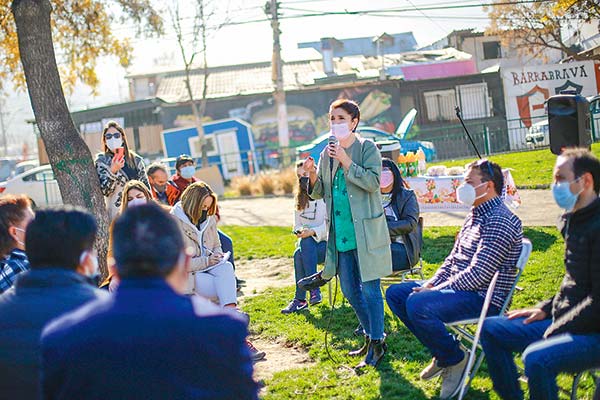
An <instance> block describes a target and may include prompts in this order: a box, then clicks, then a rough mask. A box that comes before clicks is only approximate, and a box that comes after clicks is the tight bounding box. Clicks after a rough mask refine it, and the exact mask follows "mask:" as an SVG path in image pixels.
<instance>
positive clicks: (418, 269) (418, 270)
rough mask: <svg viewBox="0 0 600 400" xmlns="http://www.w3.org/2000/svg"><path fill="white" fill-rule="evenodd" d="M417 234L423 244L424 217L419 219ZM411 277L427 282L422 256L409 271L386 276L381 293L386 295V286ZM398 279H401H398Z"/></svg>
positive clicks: (382, 280)
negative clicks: (417, 276)
mask: <svg viewBox="0 0 600 400" xmlns="http://www.w3.org/2000/svg"><path fill="white" fill-rule="evenodd" d="M417 232H418V234H419V238H420V240H421V242H423V217H419V220H418V222H417ZM409 275H419V276H420V277H421V280H425V278H424V277H423V258H422V257H421V256H419V262H418V263H417V264H415V265H414V266H412V267H410V268H409V269H405V270H402V271H395V272H392V273H391V274H390V275H388V276H386V277H385V278H381V291H382V292H383V293H384V295H385V290H384V287H385V286H390V285H392V284H394V283H400V282H404V281H405V280H406V277H407V276H409ZM398 277H399V278H400V279H398Z"/></svg>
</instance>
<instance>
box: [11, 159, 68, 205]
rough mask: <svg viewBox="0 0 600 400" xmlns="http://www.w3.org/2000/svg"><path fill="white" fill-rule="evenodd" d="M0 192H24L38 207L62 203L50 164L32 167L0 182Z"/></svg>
mask: <svg viewBox="0 0 600 400" xmlns="http://www.w3.org/2000/svg"><path fill="white" fill-rule="evenodd" d="M0 194H25V195H27V196H29V198H30V199H31V200H33V202H34V204H35V205H36V206H38V207H39V206H52V205H58V204H62V196H61V195H60V190H59V189H58V182H57V181H56V179H54V173H53V172H52V168H51V167H50V165H42V166H41V167H36V168H32V169H30V170H28V171H26V172H23V173H22V174H19V175H17V176H15V177H14V178H12V179H9V180H8V181H5V182H2V183H0Z"/></svg>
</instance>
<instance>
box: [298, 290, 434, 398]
mask: <svg viewBox="0 0 600 400" xmlns="http://www.w3.org/2000/svg"><path fill="white" fill-rule="evenodd" d="M337 304H339V305H337V306H336V307H335V308H334V310H333V313H332V312H331V309H330V310H328V311H327V312H323V313H322V314H321V315H319V316H315V315H313V314H312V313H307V314H305V318H306V321H307V322H309V323H311V324H313V325H314V326H315V327H316V328H318V329H320V330H323V331H326V332H328V335H327V340H328V342H329V343H328V346H329V348H330V349H332V350H333V352H337V353H338V355H337V356H334V357H335V358H336V360H335V361H336V363H338V364H340V365H341V366H345V367H348V368H353V367H354V366H356V365H357V364H358V363H359V362H360V361H361V360H362V357H357V358H349V357H344V358H342V359H339V353H342V354H344V353H347V352H349V351H351V350H355V349H357V348H359V347H360V346H362V344H363V339H362V338H359V337H356V336H354V333H353V332H354V329H355V328H356V326H357V325H358V320H357V318H356V315H355V313H354V310H353V309H352V307H351V306H350V305H349V304H348V302H347V301H340V300H339V296H338V301H337ZM390 320H391V317H390V316H389V315H388V314H386V315H385V325H386V326H390V322H391V321H390ZM403 339H404V338H401V339H400V340H398V338H396V337H393V338H390V337H389V336H388V338H387V339H386V343H387V345H388V352H387V353H386V356H385V357H384V358H383V360H382V361H381V363H380V364H379V365H378V367H377V369H375V370H373V369H371V368H369V370H370V371H367V372H366V373H373V372H375V373H376V374H378V375H379V378H380V393H379V394H380V397H381V398H383V399H426V398H428V396H427V395H426V394H425V393H424V392H423V390H422V389H421V388H419V387H417V386H415V385H414V384H413V383H412V382H411V381H410V380H409V379H407V377H406V376H405V375H404V374H403V373H402V372H401V371H402V369H401V368H399V367H398V365H397V364H398V362H399V358H401V357H398V356H399V354H398V351H397V348H398V347H399V346H398V344H399V342H402V341H403ZM415 345H417V346H418V343H415ZM421 353H422V352H421ZM426 359H427V358H426V357H424V356H423V354H421V356H420V357H419V361H420V362H424V360H426Z"/></svg>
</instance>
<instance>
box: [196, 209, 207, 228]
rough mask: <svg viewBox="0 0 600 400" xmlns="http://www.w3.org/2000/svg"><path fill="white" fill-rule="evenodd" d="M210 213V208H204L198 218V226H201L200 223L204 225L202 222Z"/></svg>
mask: <svg viewBox="0 0 600 400" xmlns="http://www.w3.org/2000/svg"><path fill="white" fill-rule="evenodd" d="M207 215H208V210H202V215H201V216H200V219H199V220H198V225H197V226H198V228H199V227H200V225H202V223H203V222H204V221H206V217H207Z"/></svg>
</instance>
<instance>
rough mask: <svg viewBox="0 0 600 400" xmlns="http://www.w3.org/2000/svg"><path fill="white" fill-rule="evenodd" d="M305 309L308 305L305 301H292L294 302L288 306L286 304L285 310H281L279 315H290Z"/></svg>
mask: <svg viewBox="0 0 600 400" xmlns="http://www.w3.org/2000/svg"><path fill="white" fill-rule="evenodd" d="M306 307H308V303H307V302H306V301H305V300H298V299H294V300H292V301H290V304H288V305H287V307H286V308H284V309H283V310H281V313H282V314H291V313H295V312H298V311H300V310H304V309H305V308H306Z"/></svg>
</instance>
